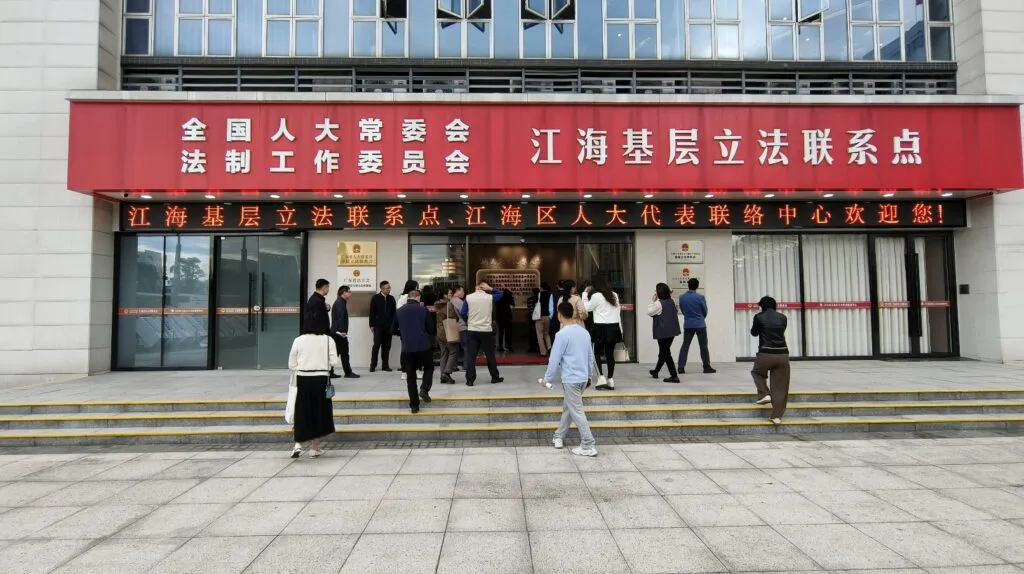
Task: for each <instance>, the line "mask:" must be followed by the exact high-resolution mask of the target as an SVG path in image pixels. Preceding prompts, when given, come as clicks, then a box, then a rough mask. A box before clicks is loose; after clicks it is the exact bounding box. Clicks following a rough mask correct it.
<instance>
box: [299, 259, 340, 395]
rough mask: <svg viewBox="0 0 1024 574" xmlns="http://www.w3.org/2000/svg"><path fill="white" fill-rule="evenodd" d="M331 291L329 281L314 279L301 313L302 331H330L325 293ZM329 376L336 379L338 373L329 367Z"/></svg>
mask: <svg viewBox="0 0 1024 574" xmlns="http://www.w3.org/2000/svg"><path fill="white" fill-rule="evenodd" d="M330 291H331V282H330V281H328V280H326V279H317V280H316V290H315V291H313V294H312V295H310V296H309V300H308V301H306V309H305V312H304V313H303V317H302V323H303V325H305V328H304V329H303V332H304V333H305V332H309V333H330V332H331V316H330V315H329V314H328V312H327V309H328V306H327V293H329V292H330ZM331 378H332V379H336V378H338V375H336V374H334V369H331Z"/></svg>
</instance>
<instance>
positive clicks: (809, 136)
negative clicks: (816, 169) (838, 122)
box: [803, 128, 832, 165]
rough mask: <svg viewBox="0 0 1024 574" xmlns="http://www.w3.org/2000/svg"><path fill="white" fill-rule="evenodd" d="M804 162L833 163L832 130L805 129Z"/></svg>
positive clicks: (814, 163)
mask: <svg viewBox="0 0 1024 574" xmlns="http://www.w3.org/2000/svg"><path fill="white" fill-rule="evenodd" d="M803 134H804V163H809V164H811V165H821V164H823V163H827V164H828V165H832V130H831V129H827V128H826V129H823V130H803Z"/></svg>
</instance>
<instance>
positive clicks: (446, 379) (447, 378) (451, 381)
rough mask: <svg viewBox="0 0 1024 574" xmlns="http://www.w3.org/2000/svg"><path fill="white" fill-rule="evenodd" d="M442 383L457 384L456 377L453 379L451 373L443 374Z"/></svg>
mask: <svg viewBox="0 0 1024 574" xmlns="http://www.w3.org/2000/svg"><path fill="white" fill-rule="evenodd" d="M441 384H442V385H454V384H455V379H453V378H452V377H451V375H441Z"/></svg>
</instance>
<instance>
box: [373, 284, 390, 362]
mask: <svg viewBox="0 0 1024 574" xmlns="http://www.w3.org/2000/svg"><path fill="white" fill-rule="evenodd" d="M395 311H396V302H395V298H394V297H392V296H391V284H390V283H388V282H387V281H381V282H380V291H379V292H377V293H376V294H375V295H374V296H373V297H372V298H371V299H370V331H372V332H373V348H372V349H371V350H370V372H371V373H372V372H374V371H376V370H377V354H378V352H379V353H380V364H381V370H382V371H387V372H390V371H391V366H390V365H391V337H392V334H393V333H394V330H395Z"/></svg>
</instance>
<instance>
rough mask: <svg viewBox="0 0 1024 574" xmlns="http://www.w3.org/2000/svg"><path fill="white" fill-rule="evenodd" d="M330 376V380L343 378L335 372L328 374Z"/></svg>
mask: <svg viewBox="0 0 1024 574" xmlns="http://www.w3.org/2000/svg"><path fill="white" fill-rule="evenodd" d="M328 376H329V377H330V378H332V379H340V378H341V375H339V374H338V373H335V372H334V371H331V372H330V373H329V374H328Z"/></svg>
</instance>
